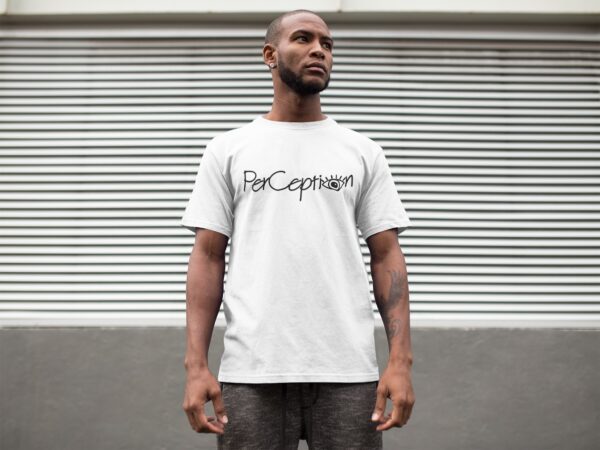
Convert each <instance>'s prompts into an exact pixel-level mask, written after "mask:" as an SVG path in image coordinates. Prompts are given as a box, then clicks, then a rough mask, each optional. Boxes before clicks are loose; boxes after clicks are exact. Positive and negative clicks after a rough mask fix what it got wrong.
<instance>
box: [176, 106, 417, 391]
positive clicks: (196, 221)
mask: <svg viewBox="0 0 600 450" xmlns="http://www.w3.org/2000/svg"><path fill="white" fill-rule="evenodd" d="M409 224H410V222H409V218H408V216H407V214H406V211H405V210H404V207H403V205H402V203H401V200H400V197H399V196H398V193H397V191H396V187H395V184H394V181H393V178H392V174H391V171H390V169H389V166H388V164H387V161H386V159H385V155H384V153H383V149H382V148H381V147H380V146H379V145H378V144H377V143H375V142H374V141H373V140H371V139H369V138H368V137H366V136H364V135H362V134H359V133H358V132H356V131H353V130H351V129H349V128H346V127H344V126H342V125H340V124H338V123H337V122H336V121H335V120H334V119H332V118H331V117H327V118H326V119H324V120H319V121H313V122H279V121H272V120H268V119H265V118H264V117H263V116H258V117H257V118H256V119H254V120H253V121H252V122H249V123H247V124H246V125H244V126H242V127H240V128H236V129H233V130H229V131H227V132H224V133H222V134H220V135H217V136H216V137H214V138H213V139H212V140H211V141H210V142H209V143H208V145H207V146H206V149H205V151H204V154H203V156H202V160H201V163H200V166H199V170H198V174H197V176H196V181H195V186H194V189H193V192H192V194H191V197H190V199H189V203H188V205H187V208H186V210H185V213H184V215H183V218H182V220H181V225H182V226H184V227H186V228H188V229H190V230H191V231H194V232H195V228H196V227H200V228H208V229H211V230H214V231H218V232H220V233H223V234H225V235H227V236H229V237H230V239H231V242H230V255H229V267H228V271H227V279H226V283H225V287H224V295H223V307H224V311H225V319H226V322H227V328H226V331H225V336H224V352H223V355H222V358H221V365H220V369H219V374H218V377H217V379H218V380H219V381H223V382H232V383H287V382H348V383H350V382H366V381H376V380H378V379H379V369H378V366H377V361H376V352H375V338H374V317H373V310H372V305H371V299H370V290H369V280H368V274H367V270H366V267H365V262H364V260H363V257H362V252H361V247H360V241H359V235H358V230H357V226H358V229H359V230H360V231H361V233H362V235H363V237H364V238H365V239H367V238H368V237H369V236H371V235H372V234H374V233H377V232H380V231H383V230H386V229H390V228H398V230H399V232H401V231H403V230H404V229H405V228H407V227H408V226H409Z"/></svg>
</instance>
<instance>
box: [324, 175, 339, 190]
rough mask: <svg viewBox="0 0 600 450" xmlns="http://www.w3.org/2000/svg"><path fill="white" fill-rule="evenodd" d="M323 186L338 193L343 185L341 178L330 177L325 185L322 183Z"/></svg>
mask: <svg viewBox="0 0 600 450" xmlns="http://www.w3.org/2000/svg"><path fill="white" fill-rule="evenodd" d="M323 185H324V186H325V187H326V188H327V189H331V190H332V191H339V190H340V189H342V188H343V187H344V184H343V183H342V178H341V177H339V178H336V177H334V176H332V177H331V178H326V179H325V183H323Z"/></svg>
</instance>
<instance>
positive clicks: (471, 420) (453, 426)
mask: <svg viewBox="0 0 600 450" xmlns="http://www.w3.org/2000/svg"><path fill="white" fill-rule="evenodd" d="M412 341H413V352H414V358H415V359H414V365H413V383H414V389H415V394H416V403H415V406H414V409H413V413H412V417H411V419H410V421H409V422H408V424H407V425H406V426H405V427H402V428H395V429H393V430H389V431H385V432H384V448H385V449H389V450H391V449H403V450H434V449H444V450H470V449H472V450H482V449H485V450H496V449H497V450H507V449H510V450H515V449H523V450H537V449H539V450H554V449H555V450H564V449H568V450H578V449H581V450H584V449H585V450H592V449H598V448H600V375H599V374H600V330H599V331H578V330H573V329H569V330H557V329H531V330H524V329H513V330H511V329H470V330H463V329H413V331H412ZM222 342H223V329H221V328H218V329H215V333H214V336H213V346H212V348H211V352H210V367H211V370H212V371H213V373H215V375H216V373H217V371H218V364H219V358H220V354H221V352H222ZM377 345H378V359H379V363H380V368H381V370H383V368H384V367H385V363H386V360H387V342H386V339H385V334H384V332H383V330H382V329H378V330H377ZM184 352H185V330H184V329H183V328H126V329H124V328H64V329H57V328H45V329H44V328H38V329H26V328H4V329H0V417H1V420H0V448H1V449H3V450H26V449H27V450H30V449H44V450H54V449H56V450H71V449H73V450H80V449H87V450H93V449H111V450H116V449H127V450H132V449H145V450H150V449H165V450H166V449H168V450H173V449H177V450H184V449H190V450H191V449H194V450H199V449H214V448H216V437H215V435H208V434H197V433H195V432H194V431H193V430H192V429H191V428H190V426H189V424H188V422H187V419H186V417H185V413H184V411H183V410H182V408H181V405H182V400H183V392H184V382H185V371H184V368H183V357H184ZM207 409H208V410H209V412H210V413H211V414H212V412H213V411H212V407H211V406H209V407H208V408H207ZM390 409H391V402H390V401H389V400H388V411H389V410H390ZM299 448H301V449H302V448H304V449H306V448H307V446H306V444H305V442H304V441H303V442H302V444H301V446H300V447H299Z"/></svg>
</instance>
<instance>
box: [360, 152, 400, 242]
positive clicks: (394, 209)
mask: <svg viewBox="0 0 600 450" xmlns="http://www.w3.org/2000/svg"><path fill="white" fill-rule="evenodd" d="M356 223H357V225H358V228H359V229H360V231H361V233H362V235H363V238H364V239H365V240H366V239H367V238H368V237H369V236H371V235H373V234H375V233H379V232H380V231H384V230H388V229H390V228H398V234H400V233H401V232H402V231H404V230H405V229H406V228H408V227H409V225H410V219H409V218H408V215H407V213H406V210H405V209H404V206H403V205H402V201H401V200H400V196H399V195H398V192H397V190H396V185H395V183H394V179H393V177H392V172H391V170H390V167H389V165H388V163H387V160H386V158H385V154H384V153H383V149H381V148H380V150H379V153H378V154H377V156H376V158H375V162H374V164H373V169H372V170H371V173H370V174H369V177H368V179H367V182H366V184H365V185H364V186H363V188H362V192H361V194H360V199H359V202H358V205H357V211H356Z"/></svg>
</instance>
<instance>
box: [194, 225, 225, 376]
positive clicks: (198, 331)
mask: <svg viewBox="0 0 600 450" xmlns="http://www.w3.org/2000/svg"><path fill="white" fill-rule="evenodd" d="M228 241H229V238H228V237H227V236H225V235H224V234H221V233H217V232H216V231H212V230H208V229H205V228H198V229H197V230H196V239H195V242H194V247H193V249H192V252H191V254H190V259H189V264H188V272H187V281H186V330H187V350H186V354H185V361H184V366H185V368H186V370H188V371H190V370H195V369H198V368H207V367H208V347H209V345H210V340H211V337H212V332H213V328H214V326H215V321H216V319H217V315H218V313H219V309H220V307H221V300H222V297H223V279H224V276H225V249H226V248H227V242H228Z"/></svg>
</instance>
